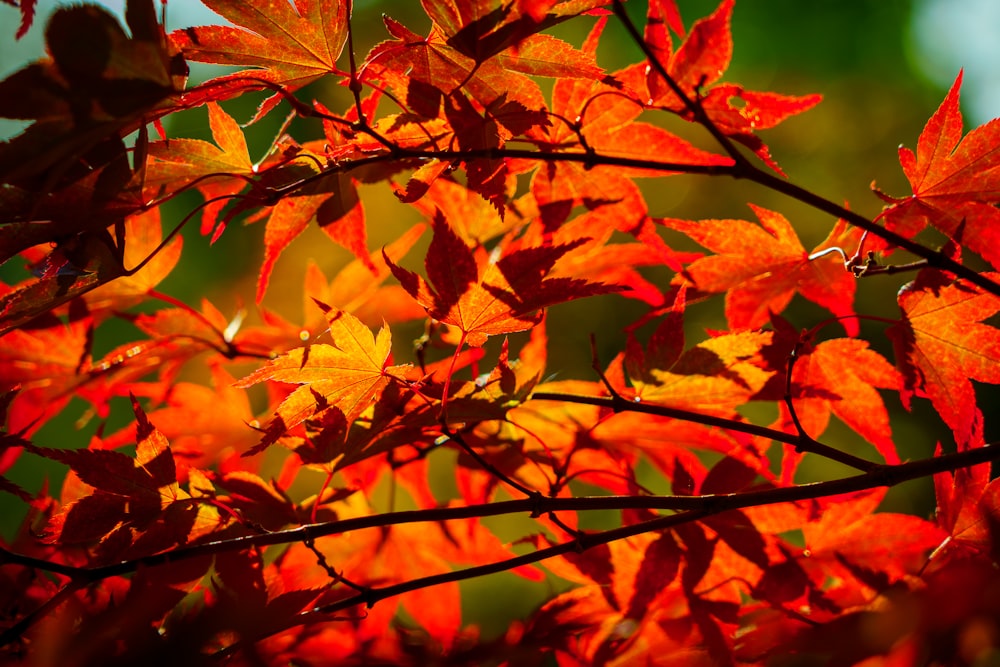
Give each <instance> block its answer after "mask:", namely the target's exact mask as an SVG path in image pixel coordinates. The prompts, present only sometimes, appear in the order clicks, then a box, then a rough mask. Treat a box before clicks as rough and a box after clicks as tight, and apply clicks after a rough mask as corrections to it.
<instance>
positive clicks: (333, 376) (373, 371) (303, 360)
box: [236, 309, 401, 456]
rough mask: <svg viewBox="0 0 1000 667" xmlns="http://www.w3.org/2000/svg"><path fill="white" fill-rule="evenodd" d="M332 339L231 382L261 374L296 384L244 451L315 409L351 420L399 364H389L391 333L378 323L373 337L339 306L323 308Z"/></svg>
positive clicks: (292, 352)
mask: <svg viewBox="0 0 1000 667" xmlns="http://www.w3.org/2000/svg"><path fill="white" fill-rule="evenodd" d="M327 321H328V322H329V324H330V336H331V338H333V345H326V344H318V345H308V346H306V347H299V348H296V349H294V350H290V351H289V352H286V353H285V354H283V355H281V356H280V357H278V358H277V359H273V360H271V361H270V362H268V363H267V364H266V365H264V366H263V367H261V368H259V369H257V370H256V371H254V372H253V373H251V374H250V375H248V376H247V377H245V378H243V379H242V380H240V381H239V382H237V383H236V386H237V387H249V386H251V385H254V384H257V383H258V382H261V381H263V380H273V381H277V382H286V383H293V384H299V385H301V386H299V387H298V388H297V389H295V390H294V391H293V392H292V393H291V394H289V395H288V396H287V397H286V398H285V399H284V401H282V403H281V405H279V406H278V409H277V410H276V411H275V413H274V417H273V418H272V419H271V421H270V422H269V423H268V424H267V426H266V427H265V429H264V435H263V437H262V438H261V441H260V443H259V444H258V445H257V446H256V447H254V448H252V449H250V450H249V451H247V452H246V453H245V454H244V456H250V455H253V454H256V453H257V452H259V451H261V450H262V449H264V448H266V447H267V446H268V445H270V444H272V443H274V442H276V441H277V440H278V438H280V437H281V436H282V435H284V434H285V433H286V432H287V431H288V430H289V429H291V428H294V427H295V426H298V425H299V424H301V423H302V422H303V421H305V420H306V419H308V418H310V417H312V416H313V415H314V414H317V413H321V412H322V413H333V414H339V415H340V418H341V419H342V423H343V424H345V425H350V424H351V423H352V422H353V421H354V420H355V419H357V417H358V416H359V415H360V414H361V413H362V412H364V410H365V409H367V408H368V406H369V405H370V404H371V402H372V401H373V400H374V399H375V398H376V396H377V395H378V394H379V392H381V391H382V390H383V389H384V388H385V387H386V385H387V384H388V383H389V381H390V377H391V375H392V373H394V372H397V371H399V370H401V369H400V368H399V367H388V361H389V353H390V351H391V348H392V339H391V337H390V334H389V329H388V328H386V327H383V328H382V329H381V330H380V331H379V333H378V337H377V338H376V337H375V336H373V335H372V332H371V330H369V329H368V327H366V326H365V325H364V324H362V323H361V321H360V320H358V319H357V318H356V317H354V316H353V315H351V314H350V313H348V312H346V311H342V310H334V309H330V310H329V311H328V312H327Z"/></svg>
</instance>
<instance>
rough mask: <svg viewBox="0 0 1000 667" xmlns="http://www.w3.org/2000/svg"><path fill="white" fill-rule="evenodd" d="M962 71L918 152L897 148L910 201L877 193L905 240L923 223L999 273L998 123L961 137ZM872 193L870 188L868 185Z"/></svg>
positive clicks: (892, 225)
mask: <svg viewBox="0 0 1000 667" xmlns="http://www.w3.org/2000/svg"><path fill="white" fill-rule="evenodd" d="M961 86H962V72H959V73H958V77H956V78H955V83H954V84H953V85H952V87H951V90H949V91H948V94H947V95H946V96H945V98H944V101H943V102H941V106H939V107H938V108H937V111H935V112H934V115H932V116H931V117H930V119H929V120H928V121H927V124H926V125H925V126H924V130H923V132H921V133H920V138H919V139H918V140H917V151H916V153H914V152H913V151H912V150H910V149H909V148H905V147H903V146H900V148H899V162H900V164H901V165H902V167H903V173H904V174H906V178H907V179H908V180H909V181H910V186H911V187H912V188H913V196H912V197H906V198H903V199H896V198H893V197H889V196H888V195H885V194H883V193H882V192H880V191H879V190H877V189H875V194H877V195H878V196H879V197H881V198H882V199H883V200H885V201H887V202H889V203H890V204H891V206H890V207H889V208H888V209H887V210H886V211H885V212H884V213H883V217H884V218H885V222H886V226H887V227H888V228H889V229H892V230H894V231H896V232H898V233H900V234H903V235H904V236H907V237H912V236H914V235H916V234H917V233H918V232H919V231H920V230H922V229H923V228H924V227H925V226H926V225H927V224H931V225H933V226H934V227H936V228H937V229H940V230H941V231H942V232H944V233H945V234H947V235H948V236H949V237H951V238H954V239H955V240H957V241H958V242H960V243H961V244H962V245H964V246H966V247H968V248H969V249H971V250H973V251H974V252H976V253H978V254H979V255H980V256H981V257H983V258H984V259H986V260H987V261H989V262H990V263H991V264H992V265H993V266H994V267H996V268H1000V236H998V232H997V230H998V229H1000V210H998V209H997V207H996V206H995V204H997V203H1000V118H998V119H994V120H992V121H990V122H988V123H986V124H985V125H982V126H980V127H977V128H976V129H974V130H972V131H971V132H969V133H968V134H966V135H965V136H964V137H963V136H962V111H961V110H960V109H959V104H958V101H959V100H958V98H959V89H960V88H961ZM872 187H873V188H874V183H873V184H872Z"/></svg>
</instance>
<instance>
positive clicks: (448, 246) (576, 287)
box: [386, 213, 621, 347]
mask: <svg viewBox="0 0 1000 667" xmlns="http://www.w3.org/2000/svg"><path fill="white" fill-rule="evenodd" d="M433 227H434V240H433V241H432V242H431V246H430V248H429V249H428V251H427V257H426V260H425V262H424V265H425V267H426V269H427V280H425V279H424V278H423V277H421V276H420V275H418V274H416V273H413V272H412V271H409V270H407V269H404V268H402V267H400V266H397V265H396V264H394V263H393V262H392V261H391V260H389V259H388V258H387V259H386V261H387V262H388V263H389V266H390V268H391V269H392V273H393V275H395V276H396V278H397V279H398V280H399V282H400V283H402V285H403V288H404V289H405V290H406V291H407V292H409V293H410V295H411V296H412V297H413V298H414V299H416V301H417V303H419V304H420V305H421V306H423V307H424V309H425V310H426V311H427V313H428V314H429V315H430V316H431V317H433V318H434V319H436V320H439V321H441V322H444V323H445V324H451V325H454V326H456V327H458V329H459V330H460V331H461V332H462V333H463V335H464V337H465V341H466V342H467V343H468V344H469V345H472V346H474V347H479V346H480V345H482V344H484V343H485V342H486V339H487V338H488V337H489V336H495V335H498V334H506V333H514V332H516V331H525V330H527V329H530V328H531V327H533V326H534V325H536V324H538V322H540V321H541V318H542V309H543V308H545V307H547V306H551V305H554V304H556V303H561V302H563V301H570V300H572V299H580V298H583V297H586V296H593V295H596V294H606V293H609V292H616V291H618V290H620V289H621V288H620V287H618V286H616V285H604V284H601V283H592V282H589V281H587V280H583V279H579V278H546V276H547V275H548V273H549V272H550V271H551V270H552V267H553V266H554V265H555V264H556V262H557V261H558V260H559V258H561V257H562V256H563V255H565V254H566V253H567V252H569V251H570V250H572V249H573V248H574V247H576V246H577V245H579V244H580V243H582V242H583V240H579V241H577V242H575V243H567V244H562V245H557V246H538V247H532V248H521V249H518V250H515V251H513V252H510V253H504V254H501V256H500V257H499V259H496V260H493V259H491V258H487V256H486V252H485V250H483V249H482V248H478V249H477V250H478V251H477V252H474V251H473V250H472V249H470V248H469V247H468V246H467V245H466V244H465V243H464V242H463V241H462V239H460V238H459V237H458V236H457V235H456V234H455V232H454V231H452V229H451V226H450V225H449V224H448V222H447V220H445V218H444V216H443V215H441V214H440V213H439V214H438V215H437V216H435V218H434V223H433Z"/></svg>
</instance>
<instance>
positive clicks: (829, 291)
mask: <svg viewBox="0 0 1000 667" xmlns="http://www.w3.org/2000/svg"><path fill="white" fill-rule="evenodd" d="M750 208H752V209H753V211H754V213H756V214H757V217H758V219H759V220H760V225H759V226H758V225H755V224H753V223H751V222H747V221H745V220H700V221H697V222H695V221H689V220H676V219H672V218H665V219H660V220H659V222H660V223H661V224H663V225H664V226H666V227H669V228H671V229H675V230H677V231H679V232H682V233H684V234H686V235H687V236H689V237H690V238H691V239H693V240H694V241H695V242H696V243H699V244H701V245H703V246H705V247H706V248H708V249H709V250H712V251H713V252H715V253H717V254H715V255H713V256H710V257H704V258H702V259H699V260H696V261H695V262H693V263H692V264H690V265H689V266H688V267H687V269H686V271H685V272H684V274H683V275H679V276H677V278H676V279H675V281H676V282H680V283H689V284H693V285H695V286H696V287H697V288H698V289H701V290H704V291H706V292H727V294H726V319H727V320H728V322H729V326H730V327H732V328H733V329H742V328H757V327H761V326H763V325H764V324H766V323H767V321H768V314H769V313H770V312H774V313H779V312H781V311H782V310H783V309H784V308H785V306H787V305H788V302H789V301H791V299H792V296H794V295H795V294H796V292H797V293H799V294H801V295H802V296H803V297H805V298H807V299H809V300H810V301H812V302H813V303H816V304H818V305H820V306H822V307H824V308H826V309H827V310H829V311H830V312H832V313H833V314H834V315H836V316H838V317H840V318H843V319H841V323H842V324H843V326H844V329H846V330H847V333H848V334H850V335H852V336H853V335H857V332H858V324H857V321H856V320H855V319H854V318H848V317H846V316H848V315H852V314H853V313H854V308H853V303H854V290H855V281H854V277H853V276H852V275H851V274H850V273H848V272H847V271H845V270H844V266H843V263H842V262H841V261H839V260H838V259H837V258H836V257H835V256H825V257H817V258H816V259H812V260H811V259H809V257H810V255H811V254H813V253H815V252H816V251H817V250H820V249H824V248H830V247H834V246H838V247H852V245H856V244H857V239H858V238H859V237H858V232H857V231H856V230H854V229H851V228H849V227H848V226H847V224H846V223H845V222H843V221H838V222H837V224H836V225H835V226H834V228H833V230H832V231H831V232H830V235H829V236H828V237H827V238H826V239H825V240H824V241H823V242H822V243H820V244H819V245H818V246H816V248H815V249H814V250H813V253H807V252H806V250H805V248H803V247H802V243H801V242H800V241H799V239H798V236H797V235H796V233H795V230H794V229H793V228H792V226H791V225H790V224H789V222H788V220H787V219H786V218H785V216H783V215H781V214H780V213H776V212H774V211H769V210H767V209H765V208H761V207H759V206H753V205H750Z"/></svg>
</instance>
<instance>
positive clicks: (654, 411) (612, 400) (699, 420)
mask: <svg viewBox="0 0 1000 667" xmlns="http://www.w3.org/2000/svg"><path fill="white" fill-rule="evenodd" d="M531 398H532V399H533V400H538V401H562V402H563V403H580V404H583V405H596V406H598V407H602V408H609V409H611V410H613V411H614V412H640V413H643V414H647V415H657V416H660V417H670V418H671V419H682V420H684V421H689V422H694V423H696V424H704V425H705V426H715V427H718V428H722V429H727V430H730V431H737V432H739V433H747V434H749V435H756V436H760V437H763V438H768V439H770V440H775V441H777V442H783V443H785V444H788V445H792V446H793V447H796V448H801V449H802V450H803V451H809V452H812V453H814V454H819V455H821V456H825V457H826V458H828V459H831V460H833V461H837V462H838V463H843V464H844V465H846V466H850V467H851V468H855V469H856V470H862V471H866V472H867V471H872V470H875V469H876V468H877V467H878V465H879V464H877V463H872V462H871V461H866V460H865V459H862V458H859V457H857V456H854V455H853V454H848V453H847V452H842V451H840V450H839V449H835V448H833V447H829V446H828V445H824V444H822V443H819V442H816V441H815V440H813V441H812V444H810V443H806V442H804V440H803V438H802V436H801V435H800V434H795V435H792V434H791V433H785V432H784V431H778V430H776V429H773V428H767V427H766V426H757V425H756V424H748V423H747V422H742V421H737V420H735V419H727V418H725V417H716V416H714V415H705V414H701V413H700V412H691V411H689V410H682V409H680V408H671V407H668V406H666V405H654V404H651V403H643V402H641V401H630V400H628V399H626V398H624V397H622V396H621V395H619V394H617V393H615V394H613V395H612V396H582V395H579V394H562V393H555V392H547V391H539V392H535V393H534V394H532V395H531Z"/></svg>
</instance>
